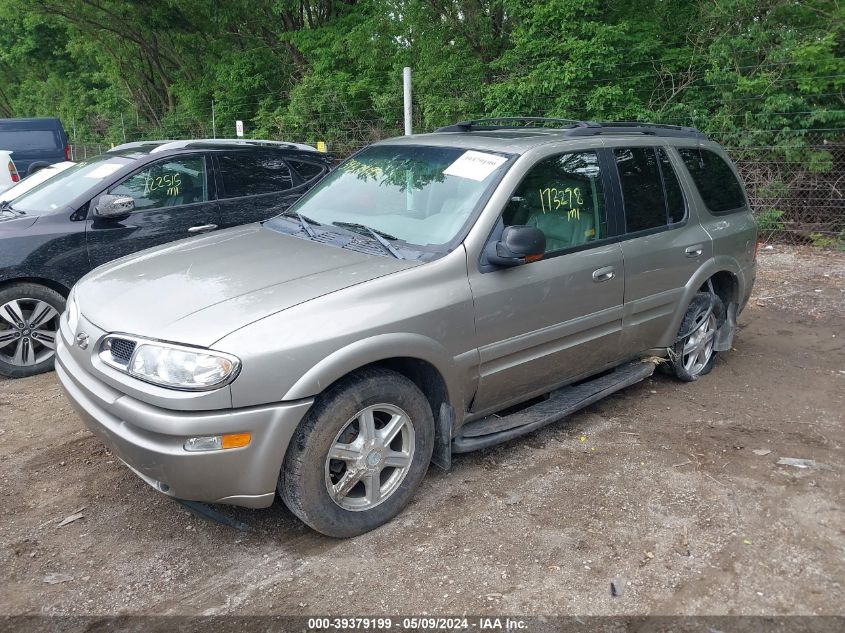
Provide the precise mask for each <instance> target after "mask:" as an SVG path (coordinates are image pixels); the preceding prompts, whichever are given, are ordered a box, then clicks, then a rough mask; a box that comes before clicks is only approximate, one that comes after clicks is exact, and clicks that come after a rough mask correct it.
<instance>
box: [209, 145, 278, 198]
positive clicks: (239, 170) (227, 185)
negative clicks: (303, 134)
mask: <svg viewBox="0 0 845 633" xmlns="http://www.w3.org/2000/svg"><path fill="white" fill-rule="evenodd" d="M217 161H218V165H220V176H221V178H222V179H223V192H224V193H223V196H221V197H223V198H242V197H245V196H256V195H261V194H267V193H278V192H281V191H286V190H288V189H290V188H291V187H292V186H293V176H292V175H291V171H290V167H289V166H288V164H287V163H286V162H285V160H284V159H283V158H282V157H281V156H280V155H279V154H278V153H277V152H234V153H231V154H223V153H221V154H218V155H217Z"/></svg>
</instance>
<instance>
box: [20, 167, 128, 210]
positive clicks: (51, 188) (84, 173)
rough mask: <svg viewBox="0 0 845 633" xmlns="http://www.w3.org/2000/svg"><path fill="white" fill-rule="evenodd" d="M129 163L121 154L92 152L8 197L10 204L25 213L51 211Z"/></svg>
mask: <svg viewBox="0 0 845 633" xmlns="http://www.w3.org/2000/svg"><path fill="white" fill-rule="evenodd" d="M130 163H132V159H130V158H124V157H123V156H113V155H109V154H101V155H100V156H95V157H94V158H92V159H90V160H87V161H84V162H82V163H77V164H76V165H74V166H73V167H69V168H68V169H65V170H64V171H62V172H59V173H58V174H56V175H55V176H53V177H52V178H49V179H48V180H45V181H44V182H42V183H41V184H39V185H36V186H35V187H33V188H32V189H30V190H29V191H27V192H26V193H24V194H23V195H22V196H20V197H18V198H15V199H14V200H12V204H11V206H12V208H13V209H14V210H15V211H23V212H24V213H26V214H27V215H45V214H48V213H51V212H53V211H55V210H56V209H60V208H62V207H64V206H65V205H67V204H68V203H70V202H71V201H72V200H73V199H74V198H76V197H77V196H79V195H81V194H83V193H85V192H86V191H88V190H89V189H91V188H93V187H96V186H97V185H99V184H101V183H103V181H105V180H106V179H107V178H108V177H109V176H111V175H112V174H113V173H114V172H116V171H117V170H118V169H120V168H121V167H124V166H126V165H129V164H130Z"/></svg>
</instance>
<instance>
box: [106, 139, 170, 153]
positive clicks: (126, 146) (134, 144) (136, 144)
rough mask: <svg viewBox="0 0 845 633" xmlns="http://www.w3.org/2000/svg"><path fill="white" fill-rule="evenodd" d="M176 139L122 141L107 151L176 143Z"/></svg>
mask: <svg viewBox="0 0 845 633" xmlns="http://www.w3.org/2000/svg"><path fill="white" fill-rule="evenodd" d="M174 142H175V141H174V140H172V139H167V140H160V141H159V140H156V141H132V142H131V143H121V144H120V145H115V146H114V147H112V148H111V149H108V150H106V151H108V152H114V151H116V150H124V149H136V148H138V147H145V146H148V145H161V144H162V143H174Z"/></svg>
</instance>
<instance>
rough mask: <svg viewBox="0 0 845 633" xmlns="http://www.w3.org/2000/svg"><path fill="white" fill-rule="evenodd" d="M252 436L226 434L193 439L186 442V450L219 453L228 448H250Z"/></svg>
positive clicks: (247, 434)
mask: <svg viewBox="0 0 845 633" xmlns="http://www.w3.org/2000/svg"><path fill="white" fill-rule="evenodd" d="M251 440H252V436H251V435H250V434H249V433H226V434H225V435H212V436H210V437H191V438H188V439H187V440H186V441H185V445H184V448H185V450H186V451H190V452H192V453H195V452H198V451H219V450H223V449H226V448H243V447H244V446H248V445H249V443H250V441H251Z"/></svg>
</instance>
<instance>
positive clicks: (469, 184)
mask: <svg viewBox="0 0 845 633" xmlns="http://www.w3.org/2000/svg"><path fill="white" fill-rule="evenodd" d="M507 159H508V157H507V156H506V155H501V154H494V153H488V152H480V151H474V150H469V151H468V150H465V149H458V148H453V147H426V146H412V145H381V146H378V145H377V146H374V147H370V148H368V149H366V150H364V151H363V152H360V153H359V154H357V155H356V156H355V157H353V158H351V159H349V160H348V161H346V162H345V163H343V164H342V165H340V166H339V167H338V168H337V169H335V170H334V171H332V172H330V173H329V174H328V175H327V176H326V177H325V178H324V179H323V180H322V181H321V182H320V183H319V184H317V186H316V187H314V189H312V190H311V192H309V193H308V194H307V195H306V196H305V197H304V198H303V199H301V200H300V201H299V202H298V203H297V204H296V206H294V207H293V210H294V211H296V212H297V213H299V214H301V215H302V216H303V217H305V218H307V219H308V220H313V221H315V222H319V223H320V224H324V225H335V226H341V227H342V226H344V225H350V224H351V225H364V226H366V227H367V228H368V229H372V230H373V231H376V232H379V233H381V234H382V235H384V236H389V237H390V238H391V239H392V238H396V239H399V240H403V241H405V242H407V243H408V244H412V245H418V246H441V245H444V244H448V243H449V242H451V241H452V240H453V239H454V238H455V236H457V235H458V233H459V232H460V231H461V229H462V227H463V226H464V225H465V224H466V222H467V219H468V218H469V216H470V214H472V212H473V210H474V209H475V206H476V204H477V203H478V200H479V199H480V198H481V196H482V194H483V193H484V191H485V190H486V189H487V187H488V186H489V185H490V184H491V183H492V182H493V181H494V180H495V179H496V177H497V176H498V174H499V173H500V172H501V171H502V169H503V165H504V164H505V162H507ZM267 226H268V227H270V228H275V229H278V230H287V231H289V230H290V228H289V227H290V220H289V219H282V218H281V217H278V218H274V219H272V220H270V221H269V222H268V223H267Z"/></svg>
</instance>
